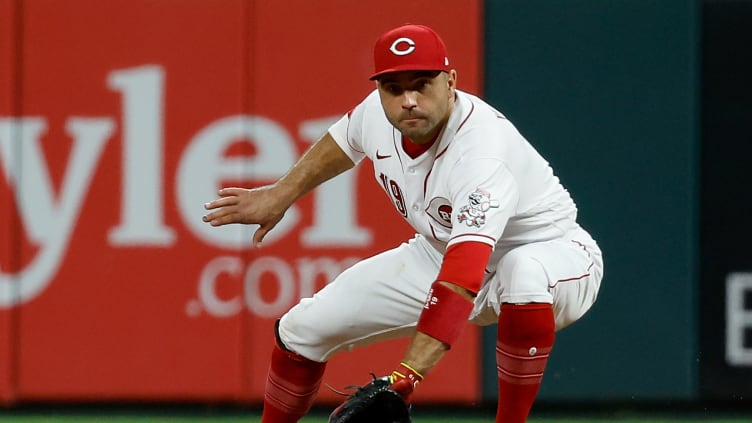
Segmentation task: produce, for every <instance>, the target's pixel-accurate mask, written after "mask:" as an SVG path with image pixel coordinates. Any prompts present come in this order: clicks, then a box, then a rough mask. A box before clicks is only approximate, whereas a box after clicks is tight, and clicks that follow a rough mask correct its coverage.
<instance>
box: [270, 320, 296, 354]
mask: <svg viewBox="0 0 752 423" xmlns="http://www.w3.org/2000/svg"><path fill="white" fill-rule="evenodd" d="M281 320H282V319H277V320H276V321H275V322H274V340H275V341H276V342H277V346H278V347H280V348H281V349H283V350H285V351H288V352H294V351H293V350H291V349H290V348H288V347H287V345H285V343H284V342H283V341H282V338H281V337H280V336H279V324H280V321H281Z"/></svg>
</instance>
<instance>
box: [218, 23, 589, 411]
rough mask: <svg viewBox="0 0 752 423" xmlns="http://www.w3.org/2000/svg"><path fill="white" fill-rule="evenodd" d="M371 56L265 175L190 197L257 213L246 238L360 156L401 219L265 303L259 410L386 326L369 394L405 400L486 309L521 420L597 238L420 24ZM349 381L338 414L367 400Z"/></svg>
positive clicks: (577, 304) (303, 394)
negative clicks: (323, 129)
mask: <svg viewBox="0 0 752 423" xmlns="http://www.w3.org/2000/svg"><path fill="white" fill-rule="evenodd" d="M374 64H375V72H374V74H373V75H371V79H372V80H373V81H375V84H376V89H375V90H374V91H373V92H371V93H370V94H369V95H368V96H367V97H366V98H365V99H364V100H363V101H362V102H361V103H360V104H358V105H356V106H355V107H354V108H353V109H352V110H351V111H350V112H349V113H347V114H346V115H345V116H343V117H342V118H341V119H340V120H339V121H338V122H336V123H335V124H334V125H332V126H331V127H330V128H329V130H328V131H327V133H326V134H325V135H324V136H323V137H322V138H321V139H320V140H319V141H318V142H317V143H316V144H314V145H313V146H312V147H311V149H309V150H308V151H307V152H306V153H305V154H304V155H303V157H301V159H300V160H299V161H298V162H297V163H296V164H295V165H294V166H293V167H292V168H291V169H290V171H289V172H288V173H287V174H286V175H284V176H283V177H282V178H280V179H279V180H278V181H276V182H275V183H274V184H272V185H269V186H264V187H259V188H254V189H243V188H225V189H222V190H221V191H220V198H219V199H216V200H214V201H212V202H210V203H208V204H207V205H206V208H207V209H208V210H210V212H209V213H208V214H207V215H206V216H205V217H204V221H206V222H208V223H210V224H211V225H213V226H220V225H225V224H233V223H242V224H258V225H259V228H258V230H257V231H256V232H255V234H254V237H253V242H254V244H258V243H260V242H261V241H262V240H263V238H264V236H265V235H266V233H267V232H268V231H269V230H271V229H273V228H274V226H275V225H276V224H277V223H278V222H279V221H280V220H281V219H282V216H283V215H284V213H285V211H286V210H287V209H288V208H289V207H290V205H292V204H293V203H294V202H295V201H296V200H297V199H298V198H300V197H301V196H303V195H304V194H306V193H307V192H309V191H310V190H312V189H313V188H315V187H316V186H318V185H319V184H321V183H323V182H325V181H327V180H329V179H331V178H333V177H334V176H336V175H338V174H340V173H342V172H345V171H347V170H349V169H351V168H352V167H354V166H355V165H357V164H358V163H360V162H361V161H362V160H363V159H365V158H368V159H369V160H371V161H372V162H373V167H374V173H375V176H376V181H377V183H378V184H380V185H381V186H382V188H383V189H384V191H385V194H386V195H387V197H389V200H390V201H391V202H392V203H393V204H394V205H395V208H396V210H397V212H398V213H400V214H401V215H402V216H403V217H404V218H405V219H406V220H407V221H408V222H409V223H410V225H411V226H412V227H413V228H414V229H415V232H416V234H415V236H414V237H413V238H412V239H410V240H406V242H405V243H403V244H401V245H399V246H396V247H395V248H393V249H391V250H388V251H385V252H382V253H380V254H378V255H376V256H373V257H371V258H368V259H365V260H363V261H361V262H359V263H357V264H355V265H354V266H352V267H350V268H349V269H347V270H345V271H344V272H343V273H342V274H340V275H339V276H338V277H337V278H336V279H335V280H334V281H332V282H331V283H330V284H328V285H327V286H326V287H325V288H323V289H322V290H321V291H319V292H317V293H316V294H315V295H314V296H313V297H311V298H304V299H302V300H301V301H300V302H299V303H298V304H297V305H296V306H294V307H293V308H292V309H290V310H289V311H288V312H287V313H286V314H285V315H284V316H282V317H281V318H280V320H279V321H278V322H277V326H276V339H277V342H276V347H275V349H274V351H273V353H272V358H271V364H270V368H269V375H268V379H267V385H266V393H265V400H264V411H263V417H262V422H264V423H286V422H297V421H298V420H300V419H301V418H302V417H303V416H304V415H305V414H306V413H307V412H308V410H309V409H310V407H311V406H312V405H313V403H314V400H315V398H316V394H317V392H318V390H319V387H320V384H321V380H322V377H323V375H324V370H325V368H326V363H327V361H329V359H330V358H332V357H333V356H334V355H335V354H337V353H338V352H340V351H343V350H351V349H353V348H356V347H364V346H367V345H369V344H372V343H375V342H380V341H384V340H389V339H394V338H403V337H409V338H411V342H410V344H409V346H408V349H407V351H406V352H405V354H404V357H403V359H402V361H401V362H400V363H395V366H394V369H393V371H392V372H391V373H390V374H385V375H382V376H383V377H380V378H377V381H374V382H373V383H372V385H373V387H371V388H369V389H371V390H372V391H374V393H373V395H374V396H375V397H378V398H381V399H380V400H379V401H383V402H384V403H389V404H392V403H394V401H393V399H394V397H395V396H394V395H393V393H397V394H398V397H399V398H400V400H401V401H404V402H406V403H409V402H410V400H411V398H412V397H413V395H414V394H416V391H417V388H418V386H419V384H420V383H421V382H423V380H424V378H428V376H429V373H430V371H431V369H432V368H433V367H434V366H436V365H437V364H438V362H439V361H440V360H441V358H442V357H443V355H444V354H445V353H447V351H449V349H450V348H451V346H452V344H453V343H454V342H455V341H456V340H457V338H458V336H459V335H460V333H461V331H462V328H463V327H464V326H465V325H466V324H467V323H468V322H469V323H471V324H476V325H482V326H485V325H491V324H497V327H498V337H497V342H496V358H497V370H498V379H499V403H498V410H497V416H496V421H497V422H503V423H522V422H524V421H525V420H526V419H527V416H528V414H529V412H530V409H531V407H532V405H533V402H534V401H535V397H536V395H537V393H538V388H539V387H540V383H541V380H542V378H543V373H544V370H545V367H546V362H547V360H548V356H549V354H550V352H551V349H552V347H553V344H554V334H555V332H556V331H557V330H559V329H562V328H564V327H566V326H567V325H569V324H571V323H572V322H574V321H576V320H577V319H579V318H580V317H581V316H582V315H583V314H584V313H585V312H586V311H587V310H588V309H589V308H590V307H591V305H592V304H593V303H594V301H595V299H596V296H597V294H598V289H599V287H600V281H601V278H602V275H603V260H602V257H601V251H600V249H599V248H598V245H597V244H596V242H595V241H594V240H593V238H592V237H591V236H590V234H589V233H588V232H587V231H586V230H585V229H583V228H582V227H581V226H580V225H579V224H578V223H577V208H576V206H575V203H574V202H573V200H572V198H571V197H570V195H569V193H568V192H567V190H566V189H565V188H564V187H563V186H562V185H561V183H560V182H559V179H558V178H557V177H556V176H555V175H554V173H553V171H552V169H551V167H550V166H549V164H548V162H546V160H545V159H543V158H542V157H541V156H540V154H539V153H538V152H537V151H536V150H535V149H534V148H533V147H532V146H531V144H529V143H528V142H527V141H526V140H525V138H524V137H523V136H522V135H521V134H520V133H519V132H518V131H517V129H516V128H515V127H514V126H513V125H512V123H510V122H509V120H507V119H506V117H505V116H504V115H502V114H501V113H500V112H499V111H497V110H496V109H494V108H493V107H491V106H490V105H488V104H487V103H485V102H484V101H483V100H481V99H479V98H478V97H475V96H473V95H471V94H468V93H465V92H462V91H460V90H458V89H457V71H456V70H455V69H453V68H452V67H451V66H450V61H449V56H448V53H447V51H446V47H445V45H444V42H443V41H442V40H441V38H440V37H439V35H437V34H436V33H435V32H434V31H433V30H432V29H430V28H428V27H425V26H421V25H404V26H400V27H398V28H394V29H392V30H390V31H388V32H386V33H384V34H383V35H382V36H381V37H380V38H379V39H378V40H377V42H376V45H375V48H374ZM427 380H428V379H427ZM364 392H365V391H363V392H361V393H360V396H358V393H356V394H355V395H353V397H351V398H350V399H349V400H348V401H347V402H346V403H345V404H343V405H342V406H340V407H339V408H337V410H335V412H334V413H333V414H332V421H335V422H342V421H356V420H348V419H347V418H344V417H343V416H345V415H347V413H348V412H351V411H352V410H353V408H354V406H353V404H356V405H358V407H360V405H362V404H366V405H368V404H370V403H369V402H368V401H364V400H363V398H364V397H366V396H367V395H366V393H364ZM369 392H370V391H369ZM390 407H391V406H390ZM395 407H396V406H395ZM355 408H357V407H355ZM400 410H401V408H400V407H396V411H395V413H397V414H399V413H402V411H400ZM351 414H352V413H351ZM406 418H407V419H408V420H395V421H409V416H408V417H406Z"/></svg>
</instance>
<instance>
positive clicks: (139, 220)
mask: <svg viewBox="0 0 752 423" xmlns="http://www.w3.org/2000/svg"><path fill="white" fill-rule="evenodd" d="M480 16H481V15H480V2H479V1H473V2H467V3H466V4H465V5H464V7H463V8H461V9H453V8H449V7H437V6H436V3H435V2H434V1H430V0H425V1H415V2H409V3H404V2H401V1H398V0H389V1H384V0H381V1H378V2H375V1H368V2H346V1H320V2H310V1H303V0H295V1H287V2H281V3H277V2H266V1H263V2H262V1H258V2H249V1H241V0H222V1H212V2H207V1H204V0H181V1H174V0H161V1H146V0H138V1H134V0H109V1H107V2H98V1H86V0H69V1H66V2H59V1H55V0H24V1H18V0H15V1H14V0H0V167H1V168H2V172H0V202H1V203H2V207H0V234H1V235H0V401H2V403H4V404H14V403H16V402H17V401H110V400H117V401H137V400H139V401H140V400H146V401H238V402H249V403H253V402H258V401H259V400H260V398H261V397H262V393H263V386H264V383H265V374H266V368H267V359H268V356H269V353H270V349H271V346H272V342H273V335H272V325H273V322H274V319H275V318H277V317H278V316H279V315H281V314H282V313H284V311H286V310H287V309H288V308H289V307H290V306H292V305H293V304H294V303H295V302H296V301H297V299H298V298H300V297H301V296H309V295H311V294H312V293H313V292H314V291H315V290H316V289H319V288H320V287H321V286H323V284H324V283H325V282H326V281H327V280H329V279H331V277H332V276H334V275H336V274H337V273H338V272H340V271H341V270H342V269H343V267H344V266H347V265H348V263H351V262H352V261H354V260H357V259H359V258H363V257H367V256H369V255H372V254H374V253H376V252H378V251H381V250H383V249H386V248H390V247H392V246H394V245H396V244H397V243H399V242H401V241H402V240H404V239H406V238H408V237H409V236H411V231H410V230H409V228H408V227H407V225H406V224H405V223H404V222H403V221H402V220H401V217H399V216H398V214H397V213H395V212H394V210H392V206H391V204H390V203H389V202H388V200H387V199H386V198H385V197H384V196H383V194H382V193H381V191H380V190H379V189H378V187H377V185H376V184H375V183H374V181H373V177H372V172H371V170H370V166H368V165H367V164H365V165H362V166H360V167H359V168H357V169H356V170H355V171H354V172H350V173H348V174H347V175H344V176H341V177H339V178H337V179H336V180H334V181H330V183H328V184H326V185H325V186H323V187H321V188H319V189H318V190H316V191H315V192H313V193H311V194H310V195H308V196H307V197H305V198H303V199H301V201H300V202H299V203H298V204H297V205H296V206H295V207H294V208H293V209H291V210H290V212H289V213H288V214H287V216H286V218H285V220H283V222H281V223H280V224H279V226H278V227H277V228H276V229H275V231H274V232H273V233H272V234H271V235H270V236H269V237H268V238H267V241H266V242H265V245H264V247H263V248H260V249H257V250H251V249H250V248H249V245H250V241H249V240H250V236H251V233H252V228H248V227H240V226H238V227H232V228H222V229H218V228H210V227H208V226H206V225H205V224H203V223H202V222H201V216H202V215H203V213H204V210H203V208H202V205H203V203H204V202H206V201H208V200H211V199H213V198H214V197H215V192H216V190H217V188H219V187H221V186H226V185H229V184H242V185H243V186H255V185H259V184H263V183H265V182H269V181H272V180H274V179H276V178H277V177H279V176H280V175H281V174H282V173H283V172H284V171H285V170H286V169H287V168H288V167H289V166H290V165H291V164H292V163H293V162H294V161H295V160H296V159H297V158H298V157H299V156H300V154H302V152H304V151H305V150H306V149H307V148H308V146H310V144H311V142H313V141H314V140H315V139H317V138H318V137H319V136H320V135H321V134H322V133H323V131H325V129H326V127H327V126H328V125H329V124H330V123H331V122H333V121H334V120H335V119H337V118H338V117H339V116H341V115H342V114H343V113H345V112H346V111H347V110H349V109H350V108H351V107H352V106H353V105H354V104H355V103H356V102H358V101H359V100H360V99H362V98H363V97H364V96H365V95H366V94H367V92H368V91H369V90H370V89H372V88H373V85H372V83H371V82H370V81H368V80H367V77H368V75H369V73H370V71H371V46H372V44H373V42H374V40H375V39H376V37H377V36H378V34H379V33H380V32H382V31H383V30H385V29H387V28H389V27H391V26H395V25H398V24H402V23H404V22H418V23H426V24H429V25H432V26H434V27H435V28H436V29H437V30H438V31H439V32H440V33H442V34H443V35H444V38H445V41H446V42H447V44H448V47H449V49H450V52H451V55H452V58H453V60H454V63H455V65H456V67H457V69H458V70H459V74H460V76H459V85H460V88H462V89H464V90H467V91H471V92H477V91H479V90H480V86H479V84H480V66H481V64H480V57H481V54H480V47H481V46H480V40H481V28H480ZM479 343H480V338H479V331H478V330H477V329H476V328H474V327H471V326H468V328H467V329H466V331H465V333H464V335H463V338H462V341H461V342H460V343H459V344H458V345H457V346H456V347H455V348H454V349H453V350H452V352H451V353H450V354H449V355H448V356H447V358H446V359H445V360H444V361H442V363H441V364H440V366H439V367H438V368H437V369H436V370H435V372H434V373H432V374H431V376H430V377H429V381H430V382H427V383H426V384H425V385H423V386H422V387H421V394H420V398H416V400H419V401H445V402H462V403H468V402H472V401H475V400H477V399H479V398H480V374H479V371H480V352H479V351H478V349H479ZM404 347H405V342H395V343H391V344H388V345H380V346H376V347H372V348H368V349H364V350H359V351H354V352H352V353H347V354H341V355H339V356H337V357H335V358H334V359H333V361H332V362H331V364H330V367H329V371H328V373H327V375H326V377H325V383H328V384H330V385H332V386H334V387H343V386H344V385H348V384H353V383H362V382H365V381H367V380H368V378H369V377H370V376H369V372H375V373H377V374H379V373H384V372H387V371H390V370H391V368H392V367H393V366H394V365H395V364H396V363H397V362H398V360H399V359H400V358H401V355H402V352H403V351H404ZM320 398H321V401H324V402H333V401H335V400H339V397H337V396H336V395H334V394H332V393H331V392H329V390H327V389H324V390H322V393H321V397H320Z"/></svg>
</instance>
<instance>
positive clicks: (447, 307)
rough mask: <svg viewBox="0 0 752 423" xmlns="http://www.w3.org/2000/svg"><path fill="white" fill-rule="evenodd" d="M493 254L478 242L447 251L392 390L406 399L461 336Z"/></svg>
mask: <svg viewBox="0 0 752 423" xmlns="http://www.w3.org/2000/svg"><path fill="white" fill-rule="evenodd" d="M491 252H492V248H491V246H490V245H488V244H484V243H481V242H474V241H469V242H462V243H459V244H454V245H452V246H450V247H449V248H448V249H447V252H446V254H445V255H444V261H443V262H442V265H441V270H440V271H439V275H438V277H437V278H436V281H435V282H434V283H433V285H432V286H431V291H430V292H429V294H428V298H427V300H426V304H425V305H424V307H423V311H422V313H421V315H420V318H419V319H418V327H417V329H418V330H417V332H416V334H415V336H414V337H413V339H412V341H411V342H410V345H409V347H408V349H407V352H406V353H405V356H404V358H403V360H402V363H400V365H399V367H398V368H397V369H396V370H395V371H394V372H392V375H391V376H390V378H391V381H392V388H393V389H394V390H396V391H397V392H400V394H402V395H403V396H404V397H405V398H407V397H409V396H410V394H411V393H412V391H413V389H414V387H415V386H416V385H417V384H418V383H419V382H420V381H422V379H423V376H424V375H426V374H427V373H428V372H429V371H430V370H431V369H433V368H434V366H436V364H437V363H438V362H439V360H441V358H442V357H443V356H444V354H445V353H446V352H447V351H449V349H450V348H451V346H452V344H453V343H454V342H455V341H456V340H457V338H458V337H459V335H460V333H461V330H462V328H463V327H464V326H465V324H466V323H467V319H468V317H469V316H470V313H471V312H472V310H473V300H474V299H475V296H476V294H477V292H478V290H479V289H480V285H481V283H482V282H483V277H484V275H485V269H486V264H487V263H488V259H489V258H490V256H491Z"/></svg>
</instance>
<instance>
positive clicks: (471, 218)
mask: <svg viewBox="0 0 752 423" xmlns="http://www.w3.org/2000/svg"><path fill="white" fill-rule="evenodd" d="M468 200H469V204H468V205H466V206H462V208H460V213H459V214H458V215H457V220H458V221H459V222H460V223H462V222H465V224H466V225H467V226H475V227H476V228H480V227H481V225H483V224H485V223H486V212H487V211H489V210H491V209H492V208H498V207H499V201H498V200H492V199H491V193H489V192H488V191H486V190H484V189H482V188H478V189H476V190H475V191H473V192H472V193H470V195H469V196H468Z"/></svg>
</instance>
